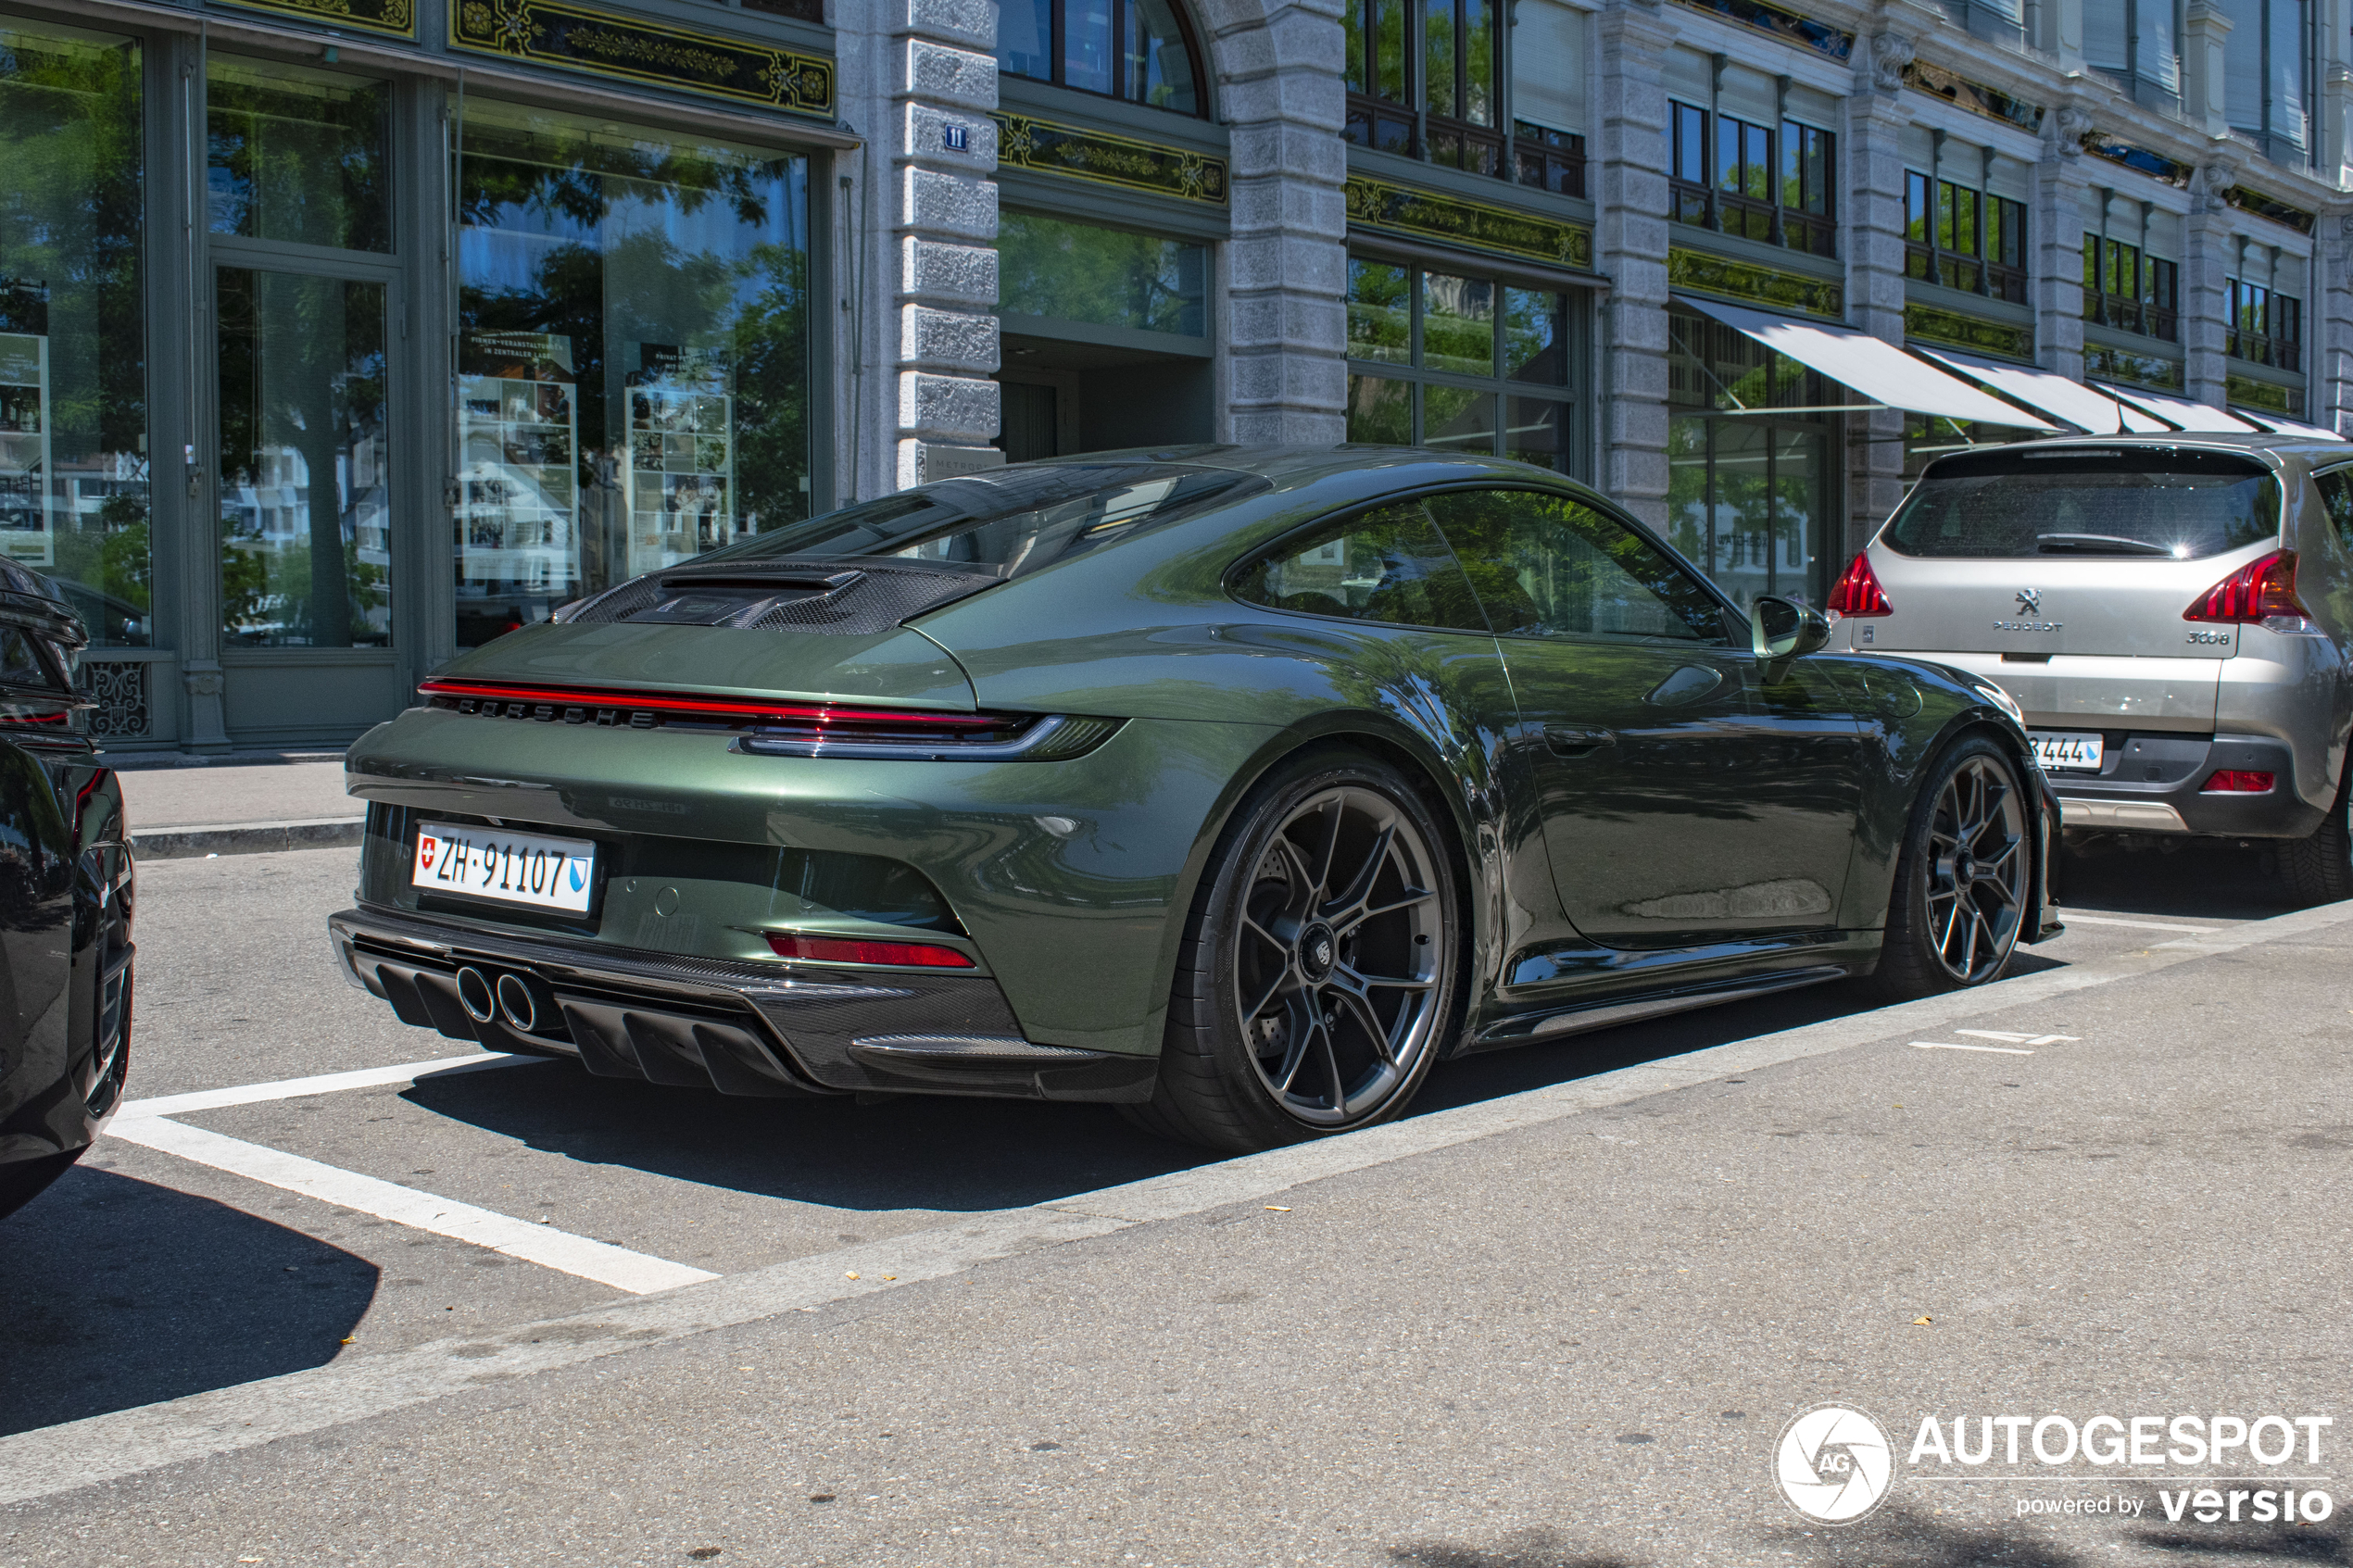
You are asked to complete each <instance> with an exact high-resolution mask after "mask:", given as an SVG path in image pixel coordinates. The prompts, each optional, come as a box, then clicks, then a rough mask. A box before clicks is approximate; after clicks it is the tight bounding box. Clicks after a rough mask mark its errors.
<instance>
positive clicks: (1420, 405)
mask: <svg viewBox="0 0 2353 1568" xmlns="http://www.w3.org/2000/svg"><path fill="white" fill-rule="evenodd" d="M1360 264H1363V265H1369V266H1376V267H1389V268H1397V269H1401V270H1403V271H1404V272H1405V273H1406V274H1407V275H1408V280H1409V282H1408V307H1409V317H1408V320H1409V331H1408V339H1407V343H1406V345H1403V346H1404V347H1405V350H1406V353H1405V358H1403V359H1380V358H1363V357H1359V356H1358V355H1357V354H1355V353H1354V352H1353V349H1354V346H1355V345H1354V343H1353V341H1352V343H1351V345H1350V347H1351V350H1352V351H1351V353H1350V354H1349V356H1348V359H1347V370H1348V385H1349V402H1348V408H1349V410H1350V418H1351V420H1352V421H1353V419H1354V417H1355V410H1356V408H1357V407H1358V393H1359V383H1362V382H1364V381H1365V380H1367V379H1370V380H1375V381H1380V382H1389V383H1402V384H1403V386H1404V388H1405V389H1406V395H1407V398H1408V405H1407V411H1408V415H1409V419H1410V427H1409V429H1408V431H1407V437H1408V444H1410V445H1417V446H1418V445H1428V444H1429V439H1430V433H1429V430H1428V425H1427V423H1426V414H1425V410H1426V407H1427V400H1428V393H1429V392H1430V391H1431V390H1432V389H1438V390H1441V391H1452V392H1471V393H1476V394H1480V395H1487V396H1489V397H1491V399H1492V400H1493V401H1492V404H1491V410H1490V411H1491V414H1492V416H1493V418H1492V421H1491V422H1492V423H1493V425H1494V437H1493V441H1492V443H1491V445H1490V446H1489V448H1488V451H1489V452H1490V453H1502V454H1504V455H1506V456H1508V455H1509V454H1510V452H1511V445H1510V438H1511V435H1512V433H1513V431H1514V429H1515V427H1514V425H1513V423H1512V420H1513V412H1512V405H1513V403H1514V402H1515V401H1531V402H1541V403H1544V404H1548V405H1551V406H1554V408H1557V409H1558V410H1559V420H1560V423H1559V436H1558V441H1559V445H1558V447H1557V453H1558V458H1559V460H1558V462H1557V463H1556V464H1555V465H1554V468H1555V471H1558V472H1563V473H1566V474H1567V475H1568V476H1569V477H1570V478H1572V479H1579V480H1590V479H1591V478H1592V456H1591V450H1590V448H1591V445H1592V441H1591V438H1590V435H1589V426H1588V423H1587V420H1588V419H1589V418H1590V408H1589V404H1590V402H1591V397H1590V384H1591V376H1590V373H1589V370H1588V366H1589V361H1590V359H1591V351H1590V345H1591V333H1592V320H1591V316H1592V311H1591V307H1590V303H1589V301H1588V300H1587V298H1586V295H1585V291H1584V290H1582V289H1580V288H1577V287H1573V286H1569V285H1567V284H1566V283H1565V282H1563V281H1562V280H1560V279H1557V278H1546V277H1542V276H1539V275H1529V274H1522V273H1519V272H1516V271H1514V270H1510V269H1508V268H1498V267H1496V266H1494V265H1493V264H1492V263H1490V262H1485V261H1482V260H1479V259H1476V258H1473V257H1464V258H1463V259H1462V261H1461V262H1459V263H1453V262H1445V263H1441V262H1438V261H1436V260H1433V259H1428V258H1420V257H1412V256H1406V255H1390V254H1387V253H1384V252H1382V251H1380V250H1378V249H1370V248H1364V247H1359V246H1356V245H1351V246H1350V247H1349V252H1348V265H1349V277H1350V293H1351V306H1352V308H1353V303H1354V301H1353V294H1354V279H1355V276H1356V269H1357V267H1358V266H1359V265H1360ZM1432 273H1437V274H1439V275H1441V276H1446V277H1457V278H1463V279H1466V280H1469V281H1474V282H1485V283H1488V284H1490V285H1491V287H1492V289H1493V291H1494V295H1495V298H1496V301H1497V302H1498V304H1499V305H1500V306H1501V307H1500V308H1495V309H1494V310H1493V315H1494V319H1495V327H1494V346H1493V350H1492V352H1493V354H1494V356H1495V358H1494V359H1493V367H1494V370H1493V373H1491V374H1484V375H1481V374H1475V373H1469V372H1464V371H1456V370H1445V369H1441V368H1437V367H1434V366H1431V365H1430V364H1428V362H1427V360H1428V354H1427V345H1426V337H1427V333H1426V331H1425V324H1426V322H1427V320H1428V310H1427V308H1426V307H1427V304H1428V289H1427V286H1426V280H1427V279H1428V276H1429V275H1430V274H1432ZM1513 292H1526V293H1530V294H1552V295H1559V296H1560V303H1561V309H1560V316H1559V318H1558V319H1557V324H1556V326H1555V329H1554V331H1555V332H1556V334H1557V336H1556V345H1557V350H1558V352H1559V354H1560V357H1561V378H1560V380H1558V381H1557V382H1543V381H1524V380H1519V379H1516V378H1515V377H1514V376H1513V375H1512V374H1510V373H1509V372H1508V371H1507V370H1504V367H1505V366H1507V365H1508V364H1509V363H1510V357H1509V341H1508V339H1509V333H1510V328H1511V317H1510V307H1509V299H1510V295H1511V294H1512V293H1513ZM1348 439H1350V440H1351V441H1354V440H1357V439H1360V437H1359V435H1358V433H1356V432H1355V431H1353V430H1352V431H1351V432H1350V433H1349V436H1348ZM1444 445H1447V446H1448V447H1449V448H1450V449H1452V450H1455V451H1475V450H1477V448H1475V447H1472V446H1469V445H1462V444H1460V443H1457V442H1454V441H1446V442H1445V443H1444Z"/></svg>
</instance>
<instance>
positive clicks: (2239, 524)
mask: <svg viewBox="0 0 2353 1568" xmlns="http://www.w3.org/2000/svg"><path fill="white" fill-rule="evenodd" d="M2279 493H2280V492H2279V485H2278V484H2277V483H2274V482H2273V481H2272V479H2271V475H2270V473H2269V471H2268V470H2265V469H2264V468H2263V466H2262V465H2261V464H2259V463H2258V462H2255V461H2253V460H2252V459H2250V458H2241V457H2237V456H2235V455H2233V454H2231V453H2227V452H2196V451H2177V450H2173V449H2171V448H2165V447H2117V448H2075V449H2070V450H2064V451H2046V452H2002V453H1986V454H1983V455H1978V454H1971V455H1969V456H1967V457H1955V458H1945V459H1944V461H1942V462H1940V463H1937V464H1935V465H1933V466H1932V467H1931V468H1930V469H1929V470H1928V472H1927V473H1926V474H1924V475H1922V476H1921V479H1920V482H1919V485H1918V486H1917V487H1915V488H1914V490H1913V491H1912V494H1911V496H1910V498H1909V499H1907V500H1906V502H1905V503H1904V505H1903V507H1902V508H1901V509H1899V510H1898V511H1897V512H1896V514H1895V520H1894V521H1893V522H1891V523H1889V524H1888V525H1887V532H1886V533H1884V534H1882V535H1881V540H1882V542H1883V543H1885V544H1886V545H1887V546H1889V547H1890V548H1892V549H1894V550H1896V551H1898V552H1900V553H1901V554H1904V555H1907V556H1931V557H1934V556H1944V557H1953V556H1967V557H1998V556H2115V557H2119V558H2147V559H2151V560H2159V559H2162V560H2196V559H2199V558H2202V557H2206V556H2219V555H2224V554H2227V553H2228V552H2230V551H2233V550H2236V549H2241V548H2244V547H2245V546H2248V545H2252V544H2255V543H2257V542H2258V541H2259V540H2264V539H2270V538H2272V537H2274V536H2275V535H2277V534H2278V533H2279V531H2280V506H2279Z"/></svg>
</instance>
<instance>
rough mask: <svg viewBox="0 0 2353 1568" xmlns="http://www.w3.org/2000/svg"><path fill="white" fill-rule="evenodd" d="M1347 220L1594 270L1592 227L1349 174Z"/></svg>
mask: <svg viewBox="0 0 2353 1568" xmlns="http://www.w3.org/2000/svg"><path fill="white" fill-rule="evenodd" d="M1348 220H1349V222H1351V223H1353V224H1354V225H1356V226H1358V227H1360V228H1365V229H1386V230H1388V231H1390V232H1392V233H1399V234H1410V235H1412V236H1414V237H1415V238H1416V239H1424V240H1439V241H1442V242H1444V243H1445V244H1447V245H1464V246H1467V247H1468V248H1470V249H1472V250H1484V251H1494V252H1498V253H1501V254H1503V255H1505V256H1523V257H1529V258H1530V259H1532V260H1536V261H1541V262H1544V263H1546V264H1547V265H1549V266H1554V267H1570V268H1574V269H1576V270H1578V271H1579V272H1590V271H1592V270H1593V227H1592V224H1590V223H1570V222H1563V221H1562V220H1558V219H1553V218H1539V217H1537V216H1536V215H1535V214H1533V213H1528V212H1515V211H1513V210H1512V209H1511V208H1509V207H1490V206H1488V205H1487V204H1486V203H1485V202H1474V201H1465V200H1463V199H1462V198H1461V197H1459V196H1441V195H1439V194H1436V193H1434V192H1430V191H1424V190H1417V189H1415V188H1413V187H1410V186H1405V185H1392V184H1390V183H1388V182H1386V181H1380V180H1366V179H1362V178H1360V177H1357V176H1354V175H1351V176H1350V177H1349V181H1348Z"/></svg>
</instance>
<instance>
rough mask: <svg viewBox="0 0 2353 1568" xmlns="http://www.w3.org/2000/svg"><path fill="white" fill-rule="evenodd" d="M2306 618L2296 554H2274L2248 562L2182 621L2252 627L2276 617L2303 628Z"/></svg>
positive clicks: (2208, 593)
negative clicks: (2221, 622) (2228, 623)
mask: <svg viewBox="0 0 2353 1568" xmlns="http://www.w3.org/2000/svg"><path fill="white" fill-rule="evenodd" d="M2307 614H2308V612H2307V611H2306V609H2305V608H2304V602H2303V601H2302V600H2301V599H2298V598H2297V597H2296V552H2295V551H2294V550H2274V551H2272V552H2271V554H2270V555H2268V556H2265V557H2263V558H2261V559H2260V560H2251V561H2249V562H2247V563H2246V565H2245V566H2243V567H2240V568H2239V569H2238V570H2237V571H2233V572H2232V573H2231V574H2230V575H2229V576H2228V577H2225V578H2223V579H2222V581H2221V582H2220V583H2215V584H2214V586H2212V587H2211V588H2208V590H2207V591H2206V592H2204V593H2203V594H2200V595H2199V596H2197V597H2196V599H2194V600H2192V601H2191V602H2190V608H2187V609H2185V610H2183V612H2182V619H2183V620H2184V621H2230V622H2232V623H2233V624H2236V625H2241V626H2252V625H2257V624H2259V623H2261V622H2264V621H2271V620H2272V619H2273V618H2275V617H2277V618H2284V619H2286V620H2290V621H2296V622H2297V623H2298V626H2299V627H2300V625H2301V623H2302V622H2303V621H2304V620H2305V618H2306V616H2307ZM2296 629H2297V628H2296V627H2290V628H2284V630H2296Z"/></svg>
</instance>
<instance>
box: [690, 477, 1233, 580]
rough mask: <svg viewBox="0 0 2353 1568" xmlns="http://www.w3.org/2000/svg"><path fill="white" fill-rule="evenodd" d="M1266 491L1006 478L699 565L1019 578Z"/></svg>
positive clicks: (750, 542) (917, 494)
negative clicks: (899, 568)
mask: <svg viewBox="0 0 2353 1568" xmlns="http://www.w3.org/2000/svg"><path fill="white" fill-rule="evenodd" d="M1267 488H1269V486H1268V484H1267V483H1266V481H1265V480H1264V479H1261V478H1258V477H1257V476H1255V475H1252V474H1239V473H1233V472H1229V471H1227V470H1222V469H1200V468H1187V467H1183V466H1180V465H1177V464H1173V463H1067V464H1064V463H1056V464H1052V465H1051V466H1044V467H1038V468H1026V467H1025V468H1009V469H999V470H994V471H993V472H990V473H987V474H973V475H967V476H964V477H963V478H958V479H944V480H940V481H938V482H937V483H932V484H926V485H923V486H921V487H920V488H918V489H914V490H908V491H902V492H900V494H898V495H885V496H883V497H881V498H880V499H878V500H873V501H864V502H861V503H859V504H858V505H856V506H853V507H844V508H841V509H840V510H838V511H831V512H827V513H825V514H824V515H823V516H822V517H813V518H811V519H810V520H809V521H806V522H796V523H792V524H789V525H787V526H786V527H783V528H779V529H776V530H774V532H772V533H762V534H760V535H759V536H757V537H756V538H751V539H747V540H744V541H743V542H742V543H740V544H736V545H730V546H727V547H726V548H724V549H720V550H712V551H711V552H709V553H708V554H706V555H703V556H700V557H698V558H697V559H696V563H695V564H696V565H698V566H700V565H703V564H704V563H706V562H711V561H753V560H780V559H785V558H792V559H796V560H807V559H812V558H827V557H837V556H895V557H898V558H900V559H904V560H921V561H937V562H940V563H942V564H944V565H963V566H980V567H994V568H996V569H998V570H999V571H1002V572H1003V573H1004V575H1006V576H1008V577H1013V576H1019V575H1020V574H1022V573H1023V572H1027V571H1037V570H1038V568H1040V567H1043V566H1048V565H1051V563H1053V562H1055V561H1058V560H1067V559H1069V558H1071V557H1073V556H1076V555H1079V554H1081V553H1083V552H1085V551H1088V550H1091V549H1094V548H1096V547H1098V546H1102V545H1108V544H1112V543H1114V542H1115V541H1117V540H1121V539H1130V538H1133V537H1135V536H1136V535H1137V534H1139V533H1143V532H1145V531H1147V530H1149V529H1153V528H1159V527H1162V526H1164V525H1165V524H1167V523H1171V522H1174V521H1177V520H1178V519H1180V518H1186V517H1192V516H1195V515H1197V514H1199V513H1201V512H1203V511H1206V510H1208V509H1210V508H1213V507H1217V506H1223V505H1225V504H1227V503H1228V502H1232V501H1237V500H1239V499H1241V498H1242V497H1243V496H1246V495H1254V494H1256V493H1257V492H1259V491H1261V490H1265V489H1267Z"/></svg>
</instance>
